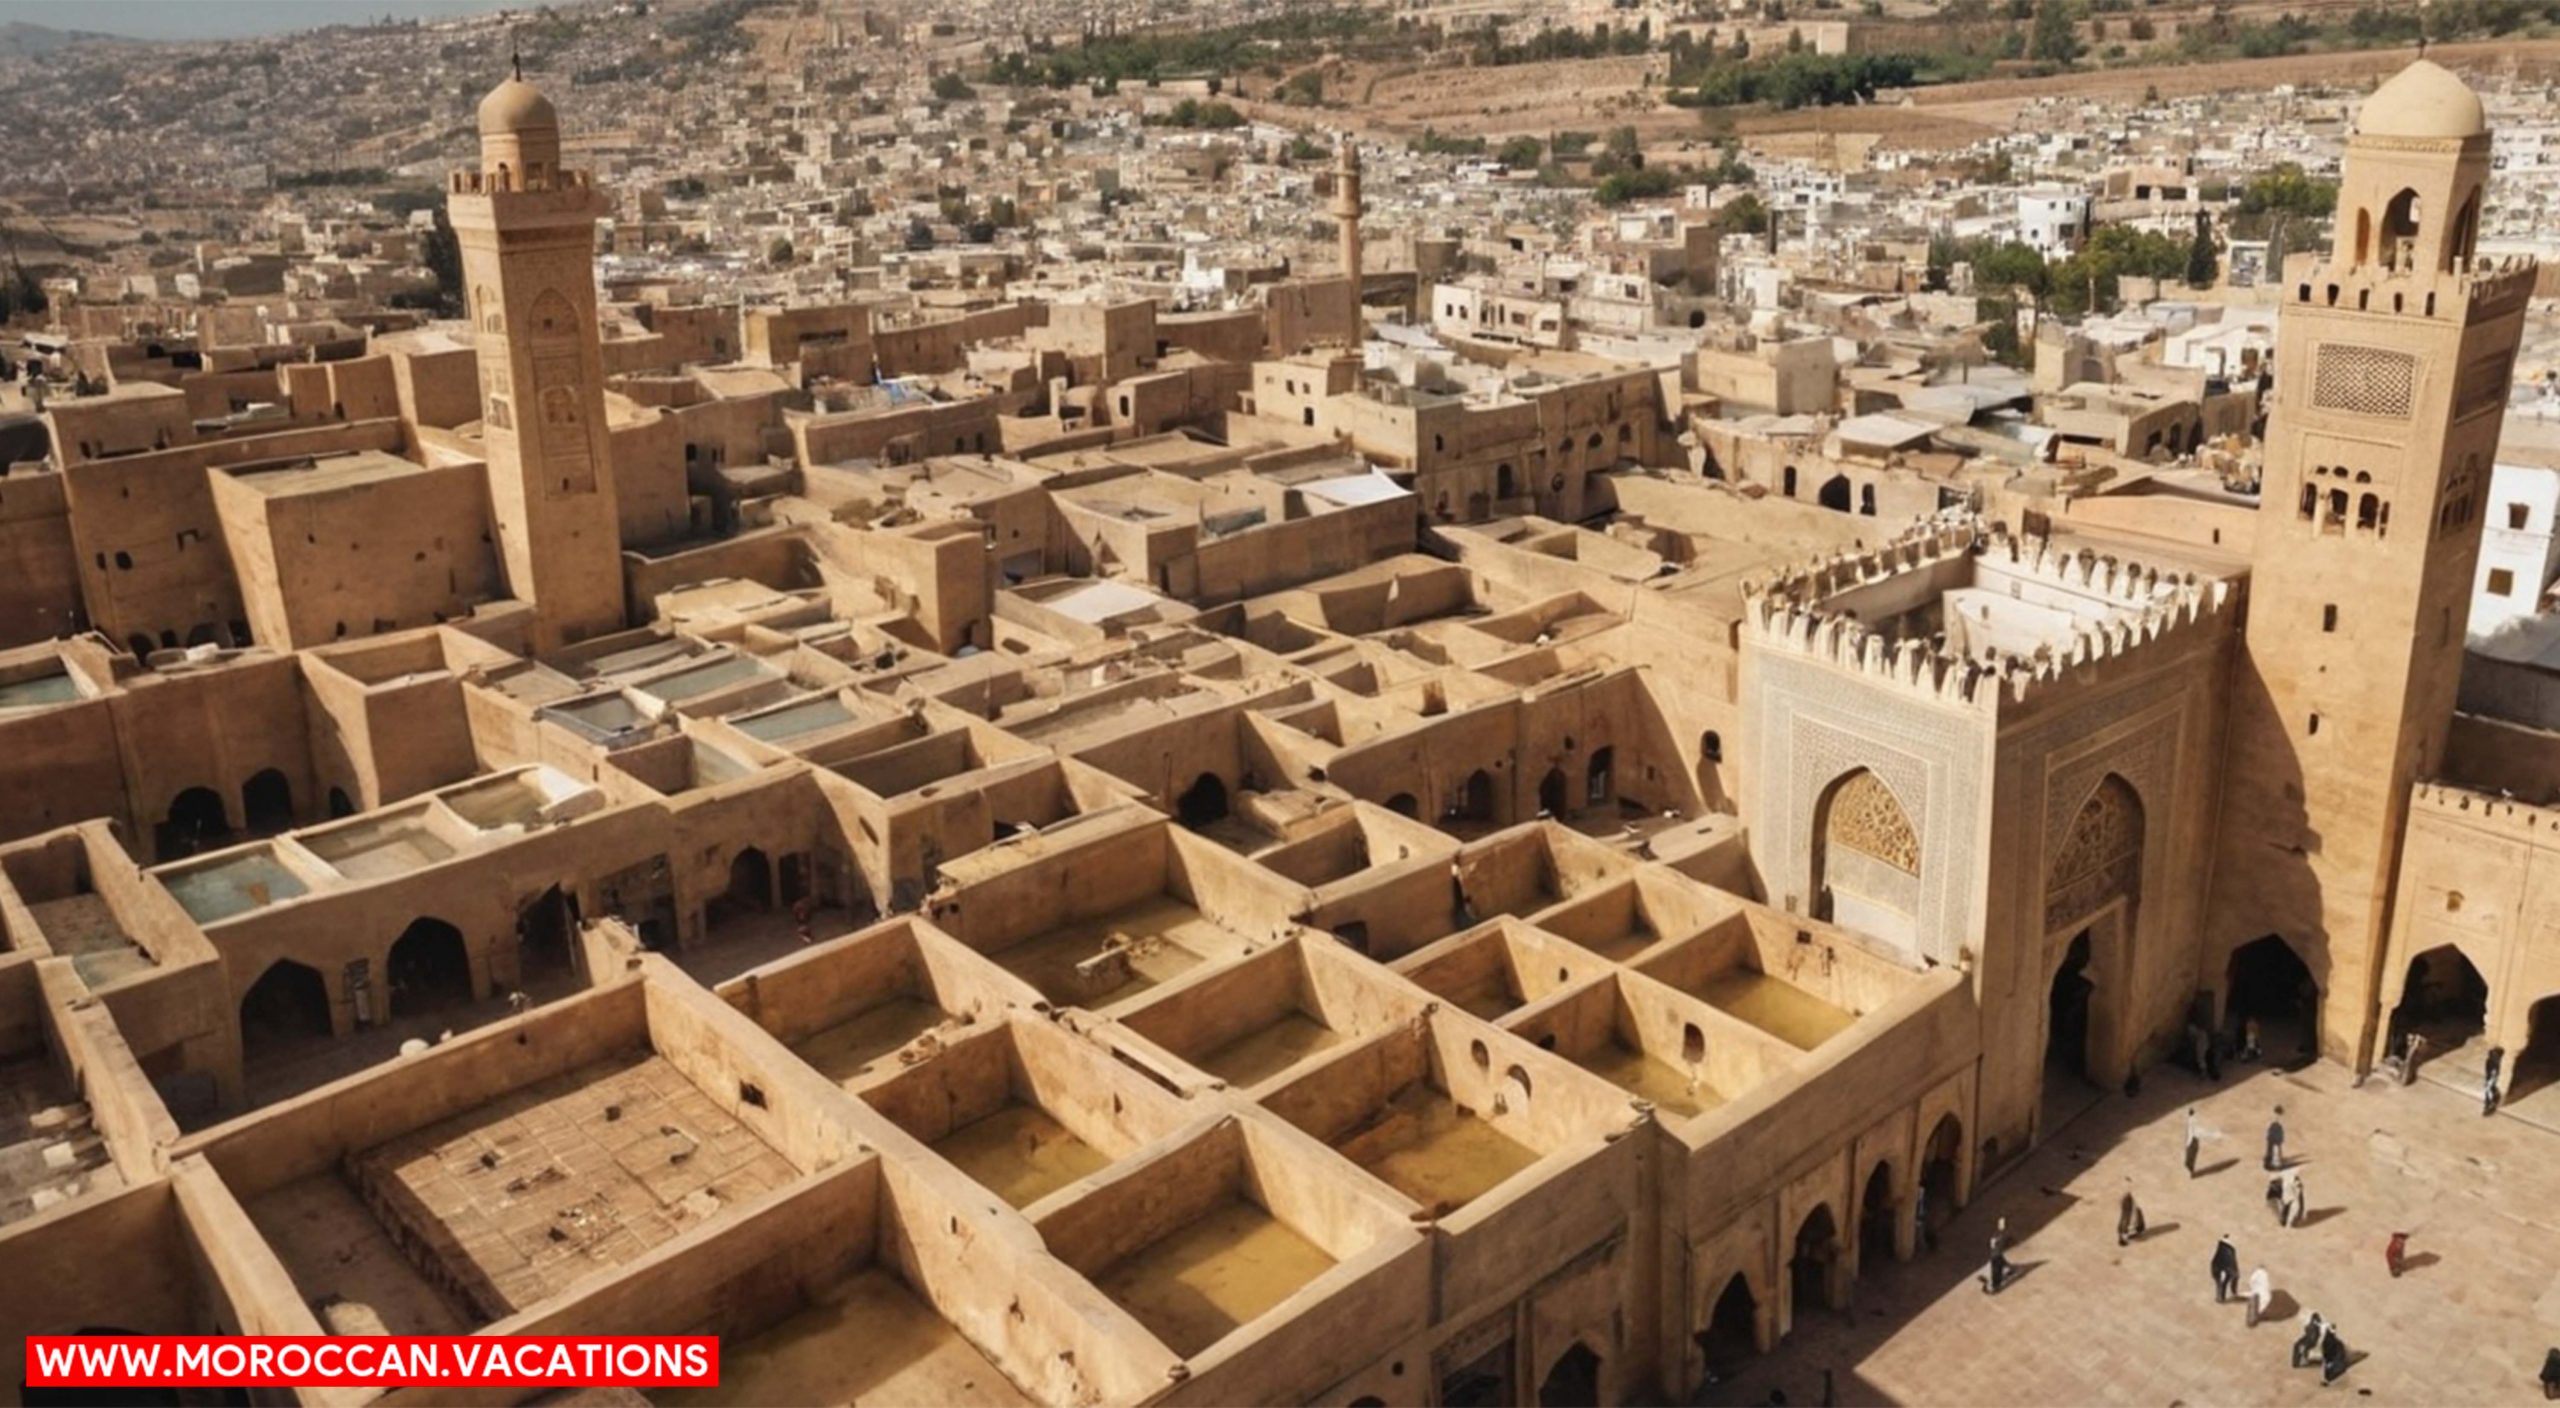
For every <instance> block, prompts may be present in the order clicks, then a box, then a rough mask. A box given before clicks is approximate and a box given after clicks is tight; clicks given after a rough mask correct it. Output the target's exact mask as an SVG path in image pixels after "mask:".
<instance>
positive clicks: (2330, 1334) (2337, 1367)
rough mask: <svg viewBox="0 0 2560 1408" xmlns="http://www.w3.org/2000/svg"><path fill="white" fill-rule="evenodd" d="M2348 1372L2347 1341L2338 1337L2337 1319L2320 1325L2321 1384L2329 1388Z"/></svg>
mask: <svg viewBox="0 0 2560 1408" xmlns="http://www.w3.org/2000/svg"><path fill="white" fill-rule="evenodd" d="M2345 1372H2347V1342H2346V1341H2345V1340H2342V1339H2340V1338H2338V1326H2337V1323H2336V1322H2335V1321H2332V1322H2330V1323H2329V1324H2326V1325H2323V1326H2321V1327H2320V1386H2321V1387H2322V1388H2327V1387H2328V1386H2329V1385H2331V1384H2334V1383H2336V1382H2337V1381H2338V1376H2339V1375H2340V1374H2343V1373H2345Z"/></svg>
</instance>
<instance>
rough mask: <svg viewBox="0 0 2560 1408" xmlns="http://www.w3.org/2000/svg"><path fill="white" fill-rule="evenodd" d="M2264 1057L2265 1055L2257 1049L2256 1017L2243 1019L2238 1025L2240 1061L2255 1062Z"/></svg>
mask: <svg viewBox="0 0 2560 1408" xmlns="http://www.w3.org/2000/svg"><path fill="white" fill-rule="evenodd" d="M2265 1055H2266V1053H2265V1052H2264V1051H2262V1050H2260V1049H2259V1047H2258V1019H2257V1018H2256V1017H2249V1018H2246V1019H2244V1020H2243V1021H2242V1022H2241V1023H2240V1059H2241V1060H2243V1061H2256V1060H2261V1059H2263V1058H2264V1057H2265Z"/></svg>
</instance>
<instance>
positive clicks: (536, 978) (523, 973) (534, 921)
mask: <svg viewBox="0 0 2560 1408" xmlns="http://www.w3.org/2000/svg"><path fill="white" fill-rule="evenodd" d="M577 921H578V902H577V901H576V900H575V899H573V898H571V897H570V896H569V895H568V894H567V893H566V892H565V891H563V890H562V889H561V888H560V887H559V886H557V885H554V886H552V887H551V888H550V889H547V890H545V891H543V892H542V893H541V894H539V895H536V896H534V898H533V899H532V900H531V901H530V902H528V903H527V904H526V905H525V907H524V908H523V909H522V910H519V911H518V912H517V913H516V970H517V982H518V985H519V986H521V987H523V988H524V989H525V990H527V991H531V990H532V989H533V987H534V986H535V985H537V984H546V985H547V984H552V983H557V982H560V981H563V980H565V979H571V978H575V977H576V976H577V973H578V957H577V945H576V944H575V942H574V941H573V939H572V935H573V934H575V932H576V930H577Z"/></svg>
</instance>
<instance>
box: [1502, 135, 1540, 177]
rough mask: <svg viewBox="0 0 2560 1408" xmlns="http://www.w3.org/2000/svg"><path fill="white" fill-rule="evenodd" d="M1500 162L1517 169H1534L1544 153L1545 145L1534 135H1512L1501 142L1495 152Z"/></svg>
mask: <svg viewBox="0 0 2560 1408" xmlns="http://www.w3.org/2000/svg"><path fill="white" fill-rule="evenodd" d="M1497 155H1498V156H1499V157H1500V159H1501V161H1502V164H1503V165H1505V166H1508V167H1511V168H1512V169H1514V170H1517V171H1534V170H1536V169H1537V166H1538V162H1539V161H1540V160H1541V159H1542V158H1543V157H1544V156H1545V155H1546V146H1545V144H1544V143H1542V142H1540V141H1539V140H1538V139H1537V138H1535V137H1525V136H1524V137H1514V138H1512V139H1511V140H1510V141H1508V142H1505V143H1503V144H1502V150H1501V152H1499V153H1498V154H1497Z"/></svg>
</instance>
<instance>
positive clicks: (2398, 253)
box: [2382, 189, 2421, 269]
mask: <svg viewBox="0 0 2560 1408" xmlns="http://www.w3.org/2000/svg"><path fill="white" fill-rule="evenodd" d="M2420 215H2421V211H2420V208H2419V200H2418V193H2417V192H2416V191H2414V190H2406V189H2404V190H2402V191H2401V192H2400V194H2398V195H2396V196H2393V197H2392V198H2391V204H2390V205H2388V206H2386V207H2384V209H2383V212H2382V267H2383V268H2385V269H2407V268H2409V267H2411V263H2412V261H2414V260H2415V259H2416V258H2417V252H2418V221H2419V218H2420Z"/></svg>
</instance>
